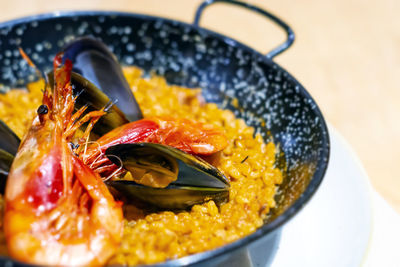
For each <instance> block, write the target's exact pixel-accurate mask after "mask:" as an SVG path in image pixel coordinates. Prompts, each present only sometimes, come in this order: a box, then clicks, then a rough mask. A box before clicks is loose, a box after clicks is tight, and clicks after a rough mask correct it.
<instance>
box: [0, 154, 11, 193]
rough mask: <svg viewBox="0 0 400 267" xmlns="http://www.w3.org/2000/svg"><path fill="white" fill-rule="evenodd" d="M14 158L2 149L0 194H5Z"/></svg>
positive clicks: (0, 156) (0, 155)
mask: <svg viewBox="0 0 400 267" xmlns="http://www.w3.org/2000/svg"><path fill="white" fill-rule="evenodd" d="M13 161H14V156H13V155H11V154H10V153H8V152H7V151H5V150H3V149H0V194H4V191H5V189H6V182H7V177H8V173H9V171H10V168H11V165H12V163H13Z"/></svg>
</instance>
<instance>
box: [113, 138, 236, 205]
mask: <svg viewBox="0 0 400 267" xmlns="http://www.w3.org/2000/svg"><path fill="white" fill-rule="evenodd" d="M106 156H107V157H109V159H110V160H111V161H112V162H113V163H114V164H117V165H121V163H122V167H123V168H125V169H126V170H127V171H128V172H130V174H131V176H132V177H134V180H126V179H114V180H110V181H108V182H107V184H108V185H109V186H112V187H114V188H115V189H116V190H117V191H118V192H119V193H122V194H123V195H124V196H125V197H127V198H133V199H139V200H141V201H143V202H146V203H149V204H151V205H154V206H156V207H159V208H163V209H185V208H188V207H190V206H193V205H195V204H200V203H203V202H205V201H207V200H214V201H215V202H216V203H217V204H220V203H223V202H225V201H227V199H228V198H229V181H228V180H227V178H226V177H225V176H224V175H223V174H222V173H221V172H220V171H219V170H218V169H217V168H215V167H214V166H212V165H211V164H209V163H207V162H206V161H204V160H202V159H200V158H198V157H195V156H193V155H190V154H187V153H185V152H183V151H180V150H178V149H175V148H173V147H169V146H165V145H160V144H153V143H136V144H121V145H116V146H112V147H110V148H108V149H107V150H106ZM139 183H141V184H139ZM143 184H144V185H143ZM154 186H156V187H154ZM164 186H165V187H164ZM162 187H164V188H162Z"/></svg>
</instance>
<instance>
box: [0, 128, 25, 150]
mask: <svg viewBox="0 0 400 267" xmlns="http://www.w3.org/2000/svg"><path fill="white" fill-rule="evenodd" d="M20 142H21V140H20V139H19V138H18V136H17V135H16V134H15V133H14V132H13V131H12V130H11V129H10V128H8V126H7V124H5V123H4V122H3V121H2V120H0V149H2V150H4V151H6V152H8V153H10V154H11V155H15V154H17V151H18V147H19V144H20Z"/></svg>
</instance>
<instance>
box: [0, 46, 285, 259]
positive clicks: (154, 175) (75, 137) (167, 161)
mask: <svg viewBox="0 0 400 267" xmlns="http://www.w3.org/2000/svg"><path fill="white" fill-rule="evenodd" d="M79 42H81V43H85V42H86V44H89V45H87V46H86V48H85V49H86V50H85V49H82V47H79V46H74V45H76V43H78V44H79ZM76 43H75V44H72V45H71V46H69V47H67V48H66V51H64V55H68V52H71V51H72V52H71V53H69V54H70V55H71V54H72V55H73V56H71V60H72V61H73V62H72V63H71V62H70V61H69V60H67V59H65V58H64V59H63V58H62V54H60V55H59V56H58V57H56V59H55V64H54V65H55V68H54V73H53V75H50V77H49V79H48V82H47V83H46V86H45V82H44V81H43V80H41V81H39V82H35V83H33V84H30V85H28V89H27V91H21V90H19V91H17V90H13V91H10V92H8V93H7V94H4V95H1V96H0V119H2V120H3V121H4V122H5V124H4V125H2V126H3V127H1V129H3V131H2V134H3V136H7V139H8V140H11V141H13V142H14V143H17V144H18V141H19V140H18V138H17V137H16V136H14V135H13V134H12V132H11V130H9V129H8V128H7V126H6V125H8V126H9V127H10V128H11V129H12V130H13V131H14V132H15V133H17V135H18V136H19V137H20V138H21V140H22V142H21V145H20V147H19V149H18V151H16V149H15V147H14V148H13V147H11V148H10V149H5V148H2V149H3V150H2V154H1V155H3V154H4V157H3V156H2V158H4V159H5V160H4V162H5V163H4V164H3V165H4V166H2V168H3V167H4V168H3V172H2V173H4V174H7V173H8V172H9V173H8V175H3V176H4V177H3V178H4V179H7V185H6V188H5V216H4V218H3V225H2V226H3V230H4V233H5V237H6V240H7V251H8V253H9V255H10V256H12V257H14V258H16V259H19V260H22V261H24V262H28V263H38V264H77V265H89V264H92V265H99V264H129V265H135V264H143V263H156V262H162V261H165V260H169V259H175V258H179V257H182V256H185V255H189V254H193V253H197V252H201V251H205V250H209V249H213V248H216V247H219V246H222V245H224V244H227V243H229V242H232V241H235V240H237V239H239V238H241V237H244V236H246V235H248V234H250V233H252V232H254V231H255V230H256V229H257V228H258V227H260V226H261V225H262V224H263V220H264V219H265V218H266V216H267V214H268V212H269V210H270V209H271V208H272V207H274V205H275V202H274V194H275V189H276V185H277V184H279V183H281V181H282V174H281V172H280V171H279V170H278V169H277V168H275V167H274V161H275V152H276V149H275V146H274V144H273V143H268V144H265V143H264V141H263V139H262V138H261V136H260V135H258V134H254V129H253V128H252V127H249V126H247V125H245V123H244V122H243V120H240V119H236V118H235V117H234V115H233V113H232V112H231V111H228V110H221V109H219V108H218V107H217V106H216V105H215V104H212V103H205V102H204V101H203V100H202V98H201V91H200V90H193V89H187V88H182V87H178V86H171V85H168V84H167V83H166V81H165V80H164V79H163V78H162V77H159V76H152V77H151V78H143V77H142V75H141V74H142V73H141V71H140V70H139V69H137V68H134V67H128V68H125V69H124V75H125V78H126V80H127V81H128V88H129V92H126V91H125V92H124V93H123V94H126V93H131V92H133V94H134V99H135V101H137V104H138V105H136V103H132V109H137V110H136V112H134V113H135V114H134V115H133V117H134V118H136V119H137V120H134V121H131V120H132V119H130V116H129V115H127V114H126V113H124V112H123V111H122V110H124V109H125V108H126V106H120V107H121V108H119V106H118V102H117V101H118V99H114V98H115V96H111V97H110V96H109V95H107V94H106V92H107V90H105V89H102V87H104V85H105V84H103V83H101V82H97V85H94V84H91V83H89V82H88V81H87V80H86V77H85V76H84V77H82V76H80V75H78V74H75V73H73V72H72V74H71V69H72V64H74V63H76V62H74V60H73V59H74V58H75V57H77V56H79V55H83V54H84V53H92V52H93V51H95V52H96V53H97V54H99V51H100V52H103V53H104V55H107V56H108V59H107V60H109V62H111V63H110V64H109V65H108V66H109V67H110V66H111V67H112V68H113V69H112V70H111V71H109V72H108V73H112V72H113V71H118V70H116V69H117V67H116V65H115V64H114V63H112V62H113V59H112V58H110V56H109V55H108V54H107V53H108V52H104V51H105V48H104V47H103V46H102V45H101V44H98V42H95V41H93V40H87V39H83V40H77V41H76ZM87 47H90V49H87ZM91 60H94V61H95V59H93V57H91ZM79 64H82V61H80V63H79ZM79 64H75V65H74V68H75V66H76V65H78V66H77V67H78V68H79V67H81V68H82V67H85V66H79ZM113 64H114V65H113ZM118 67H119V66H118ZM99 68H104V66H101V67H99ZM44 86H45V87H46V88H45V91H44V94H41V92H40V91H41V90H42V89H43V87H44ZM105 86H107V85H105ZM102 91H103V92H102ZM123 94H122V95H123ZM42 96H43V97H42ZM120 98H121V99H122V98H124V97H123V96H121V97H120ZM110 99H111V100H110ZM96 105H97V106H96ZM142 116H143V117H144V118H142ZM32 118H34V120H33V122H31V120H32ZM107 127H108V128H107ZM104 129H109V130H110V131H108V132H107V133H104V131H106V130H104ZM11 141H10V142H8V143H12V142H11ZM0 152H1V150H0ZM3 152H4V153H3ZM15 153H16V154H15ZM14 155H15V158H13V156H14ZM11 162H12V166H11V169H10V170H9V169H7V167H9V164H10V163H11ZM7 176H8V177H7Z"/></svg>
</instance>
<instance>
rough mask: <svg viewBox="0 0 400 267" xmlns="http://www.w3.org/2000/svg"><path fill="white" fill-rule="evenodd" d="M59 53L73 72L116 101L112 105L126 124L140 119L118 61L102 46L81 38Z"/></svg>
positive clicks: (94, 41) (91, 39) (92, 39)
mask: <svg viewBox="0 0 400 267" xmlns="http://www.w3.org/2000/svg"><path fill="white" fill-rule="evenodd" d="M63 52H64V57H63V59H64V60H65V59H69V60H71V61H72V64H73V71H74V72H76V73H78V74H80V75H82V76H83V77H84V78H85V79H87V80H89V81H90V82H91V83H93V84H94V85H95V86H96V87H98V88H99V89H100V90H101V91H102V92H103V93H105V94H106V95H107V96H108V98H110V99H111V100H112V101H115V100H116V103H115V105H116V106H117V107H118V108H119V109H120V110H121V111H122V112H123V113H124V114H125V116H126V118H127V119H128V120H129V121H136V120H139V119H142V118H143V116H142V112H141V111H140V108H139V105H138V104H137V102H136V99H135V97H134V95H133V93H132V91H131V88H130V86H129V84H128V82H127V81H126V79H125V77H124V74H123V72H122V69H121V66H120V64H119V62H118V60H117V59H116V57H115V55H114V54H113V53H112V52H111V51H110V50H109V49H108V48H107V46H106V45H105V44H104V43H103V42H101V41H99V40H96V39H94V38H90V37H82V38H78V39H75V40H74V41H72V42H71V43H69V44H67V45H66V47H65V48H64V50H63Z"/></svg>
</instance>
